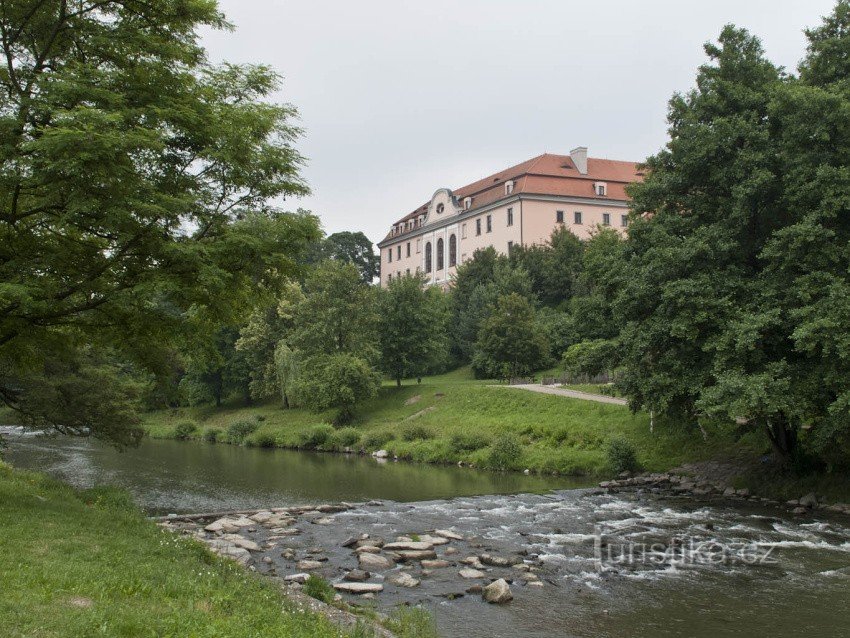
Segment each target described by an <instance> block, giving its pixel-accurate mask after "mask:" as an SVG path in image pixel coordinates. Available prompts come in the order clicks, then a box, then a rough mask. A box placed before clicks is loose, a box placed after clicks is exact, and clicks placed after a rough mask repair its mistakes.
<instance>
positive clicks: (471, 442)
mask: <svg viewBox="0 0 850 638" xmlns="http://www.w3.org/2000/svg"><path fill="white" fill-rule="evenodd" d="M490 383H492V382H484V381H476V380H474V379H473V378H472V377H471V374H470V372H469V371H468V370H467V369H461V370H458V371H455V372H452V373H449V374H446V375H441V376H436V377H431V378H426V379H423V382H422V383H421V384H419V385H417V384H415V383H413V384H406V385H404V386H402V387H401V388H396V387H395V386H394V385H390V384H388V385H386V386H384V387H383V388H382V390H381V392H380V394H379V396H378V397H377V398H376V399H374V400H373V401H370V402H368V403H367V404H365V405H363V406H362V408H361V409H360V412H359V415H358V420H357V421H356V422H355V423H354V424H353V426H352V427H348V428H342V429H337V430H335V429H334V428H332V427H331V426H330V425H328V423H329V421H330V417H331V415H330V414H324V415H322V414H318V415H317V414H313V413H311V412H308V411H306V410H300V409H290V410H284V409H282V408H280V407H279V406H277V405H271V404H269V405H258V406H253V407H236V406H226V407H222V408H213V407H200V408H181V409H177V410H165V411H159V412H152V413H149V414H147V415H146V416H145V421H144V425H145V428H146V430H147V432H148V434H149V435H150V436H153V437H160V438H189V439H197V440H207V441H213V440H215V441H219V442H232V443H241V444H245V445H257V446H267V447H287V448H297V449H319V450H327V451H339V450H342V449H344V448H346V447H347V448H351V449H353V450H360V449H363V450H365V451H374V450H377V449H386V450H388V451H389V452H390V453H393V454H396V455H398V456H399V457H400V458H402V459H408V460H413V461H420V462H431V463H457V462H459V461H462V462H464V463H472V464H475V465H476V466H479V467H503V468H505V469H514V470H522V469H525V468H529V469H531V470H532V471H535V472H545V473H551V472H558V473H560V474H572V475H591V476H604V475H606V474H607V473H609V472H610V468H609V463H608V448H609V446H610V444H611V442H612V441H614V440H624V441H627V442H628V443H629V445H630V446H631V447H632V448H633V449H634V450H635V453H636V455H637V458H638V461H639V462H640V464H641V465H642V466H643V467H644V468H645V469H647V470H653V471H661V470H666V469H669V468H671V467H674V466H676V465H679V464H681V463H684V462H689V461H697V460H705V459H709V458H714V457H716V456H718V455H722V454H728V453H731V452H734V453H738V452H741V451H744V452H746V453H750V454H752V453H754V452H755V451H756V449H757V448H758V446H759V445H760V442H759V441H755V440H753V441H749V440H744V441H736V440H735V439H734V437H733V433H732V428H728V429H724V428H720V427H716V428H714V429H712V430H711V431H710V433H709V434H710V436H709V440H708V441H707V442H706V441H704V440H703V438H702V436H701V435H699V433H695V432H693V431H692V430H688V429H685V428H678V427H675V426H673V425H669V424H656V425H657V427H656V432H655V434H652V433H650V432H649V417H648V416H647V415H645V414H637V415H634V414H632V413H630V412H629V410H628V409H627V408H625V407H622V406H618V405H608V404H602V403H594V402H589V401H581V400H574V399H567V398H564V397H558V396H548V395H543V394H536V393H532V392H528V391H525V390H520V389H512V388H498V387H497V388H494V387H490ZM234 424H238V425H234Z"/></svg>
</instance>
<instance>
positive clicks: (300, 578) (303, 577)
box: [283, 572, 310, 585]
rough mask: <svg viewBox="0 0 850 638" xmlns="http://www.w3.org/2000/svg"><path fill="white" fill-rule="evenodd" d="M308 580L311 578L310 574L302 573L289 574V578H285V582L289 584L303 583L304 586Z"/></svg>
mask: <svg viewBox="0 0 850 638" xmlns="http://www.w3.org/2000/svg"><path fill="white" fill-rule="evenodd" d="M308 578H310V574H307V573H304V572H301V573H300V574H289V576H284V577H283V580H284V582H287V583H301V584H302V585H303V584H304V583H306V582H307V579H308Z"/></svg>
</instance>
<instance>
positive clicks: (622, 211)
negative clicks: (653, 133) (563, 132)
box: [378, 147, 642, 286]
mask: <svg viewBox="0 0 850 638" xmlns="http://www.w3.org/2000/svg"><path fill="white" fill-rule="evenodd" d="M641 178H642V174H641V173H640V171H639V169H638V165H637V164H636V163H635V162H622V161H615V160H607V159H595V158H589V157H587V149H586V148H584V147H579V148H576V149H573V150H572V151H570V154H569V155H553V154H550V153H545V154H543V155H539V156H537V157H534V158H532V159H530V160H528V161H525V162H523V163H522V164H517V165H516V166H513V167H511V168H508V169H506V170H504V171H501V172H499V173H496V174H494V175H490V176H489V177H485V178H484V179H481V180H478V181H477V182H474V183H472V184H469V185H467V186H464V187H463V188H459V189H457V190H454V191H452V190H450V189H448V188H440V189H438V190H437V191H436V192H435V193H434V194H433V195H432V196H431V199H430V200H429V201H428V202H427V203H426V204H423V205H422V206H420V207H419V208H417V209H416V210H414V211H413V212H412V213H410V214H409V215H406V216H405V217H403V218H401V219H400V220H398V221H397V222H396V223H394V224H393V225H392V228H391V229H390V232H389V234H388V235H387V236H386V237H385V238H384V239H383V240H382V241H381V242H379V243H378V248H379V249H380V253H381V285H382V286H386V285H387V283H388V282H389V281H390V280H391V279H392V278H394V277H401V276H403V275H405V274H413V273H416V272H422V273H425V274H426V275H427V276H428V279H429V282H430V283H432V284H439V285H447V284H448V282H450V281H451V278H452V276H453V275H454V273H455V272H456V270H457V266H458V265H460V264H462V263H463V262H464V261H466V260H467V259H471V258H472V254H473V253H474V252H475V251H476V250H478V249H479V248H486V247H487V246H493V247H494V248H495V249H496V250H497V251H499V252H501V253H508V252H509V251H510V250H511V248H512V246H518V245H526V246H527V245H532V244H542V243H545V242H546V241H547V240H548V239H549V237H550V236H551V235H552V232H553V231H554V230H555V229H556V228H558V227H562V226H563V227H566V228H569V229H570V230H571V231H572V232H573V233H575V234H576V235H577V236H578V237H579V238H582V239H586V238H588V237H589V236H590V234H591V232H593V230H594V229H596V228H597V227H598V226H610V227H613V228H616V229H617V230H618V231H621V232H625V229H626V226H627V225H628V196H627V195H626V191H625V188H626V186H627V185H628V184H629V183H631V182H634V181H638V180H640V179H641Z"/></svg>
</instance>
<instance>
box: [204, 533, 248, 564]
mask: <svg viewBox="0 0 850 638" xmlns="http://www.w3.org/2000/svg"><path fill="white" fill-rule="evenodd" d="M208 545H209V548H210V549H211V550H212V551H214V552H215V553H216V554H219V555H220V556H226V557H228V558H232V559H233V560H235V561H236V562H237V563H240V564H242V565H247V564H248V563H249V562H251V552H249V551H248V550H247V549H245V548H243V547H237V546H236V545H234V544H233V543H231V542H229V541H225V540H221V539H218V538H216V539H213V540H211V541H209V543H208Z"/></svg>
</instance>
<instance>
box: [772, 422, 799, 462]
mask: <svg viewBox="0 0 850 638" xmlns="http://www.w3.org/2000/svg"><path fill="white" fill-rule="evenodd" d="M765 429H766V430H767V438H768V439H770V444H771V445H772V446H773V450H774V452H776V454H777V455H778V456H779V457H780V458H782V459H783V460H785V461H792V460H793V459H794V457H795V456H796V455H797V447H798V446H797V430H796V429H795V428H794V426H793V425H791V423H789V421H788V419H787V418H785V416H784V415H779V416H777V417H776V418H774V419H773V420H772V421H771V420H770V419H768V420H767V422H766V425H765Z"/></svg>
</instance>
